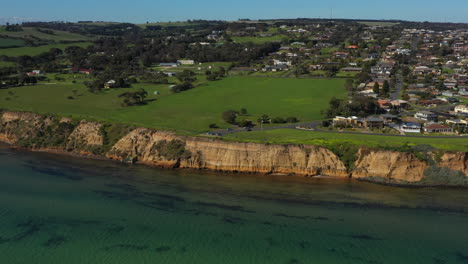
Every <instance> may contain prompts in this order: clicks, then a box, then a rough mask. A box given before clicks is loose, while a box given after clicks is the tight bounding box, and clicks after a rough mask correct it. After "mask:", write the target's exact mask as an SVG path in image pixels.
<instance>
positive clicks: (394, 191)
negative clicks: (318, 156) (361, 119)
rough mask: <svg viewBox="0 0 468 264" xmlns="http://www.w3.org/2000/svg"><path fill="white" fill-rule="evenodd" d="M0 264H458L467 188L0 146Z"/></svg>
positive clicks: (463, 251) (466, 228)
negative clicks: (153, 164)
mask: <svg viewBox="0 0 468 264" xmlns="http://www.w3.org/2000/svg"><path fill="white" fill-rule="evenodd" d="M0 168H1V169H0V263H47V264H49V263H80V264H81V263H116V264H118V263H284V264H292V263H375V264H377V263H424V264H426V263H434V264H441V263H468V190H466V189H440V188H439V189H434V188H428V189H406V188H394V187H386V186H379V185H373V184H368V183H360V182H355V181H343V180H329V179H303V178H298V177H285V176H281V177H280V176H276V177H275V176H268V177H267V176H254V175H245V174H234V175H233V174H220V173H212V172H198V171H182V170H181V171H179V170H177V171H171V170H159V169H152V168H146V167H142V166H129V165H122V164H119V163H113V162H108V161H95V160H87V159H78V158H72V157H66V156H56V155H51V154H44V153H29V152H24V151H17V150H11V149H8V148H6V147H5V146H0Z"/></svg>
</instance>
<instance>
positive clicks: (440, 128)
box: [424, 124, 453, 133]
mask: <svg viewBox="0 0 468 264" xmlns="http://www.w3.org/2000/svg"><path fill="white" fill-rule="evenodd" d="M424 132H426V133H453V129H452V128H451V127H449V126H445V125H441V124H429V125H427V126H425V127H424Z"/></svg>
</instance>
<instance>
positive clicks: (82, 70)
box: [71, 67, 93, 75]
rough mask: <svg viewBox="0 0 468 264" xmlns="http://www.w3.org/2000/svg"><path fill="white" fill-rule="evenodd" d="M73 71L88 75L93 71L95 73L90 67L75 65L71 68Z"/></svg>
mask: <svg viewBox="0 0 468 264" xmlns="http://www.w3.org/2000/svg"><path fill="white" fill-rule="evenodd" d="M71 72H72V73H80V74H86V75H90V74H91V73H93V72H92V70H90V69H80V68H78V67H73V68H72V69H71Z"/></svg>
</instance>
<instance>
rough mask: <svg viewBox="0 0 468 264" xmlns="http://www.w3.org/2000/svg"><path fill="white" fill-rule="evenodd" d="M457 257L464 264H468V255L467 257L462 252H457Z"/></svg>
mask: <svg viewBox="0 0 468 264" xmlns="http://www.w3.org/2000/svg"><path fill="white" fill-rule="evenodd" d="M455 256H457V259H458V260H460V261H461V262H463V263H468V255H465V254H463V253H461V252H459V251H458V252H456V253H455Z"/></svg>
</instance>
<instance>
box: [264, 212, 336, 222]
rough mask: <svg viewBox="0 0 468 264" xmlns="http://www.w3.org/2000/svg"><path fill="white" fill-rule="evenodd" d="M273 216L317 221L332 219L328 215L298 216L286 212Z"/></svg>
mask: <svg viewBox="0 0 468 264" xmlns="http://www.w3.org/2000/svg"><path fill="white" fill-rule="evenodd" d="M273 216H278V217H283V218H290V219H298V220H317V221H330V220H331V219H330V218H328V217H323V216H318V217H310V216H297V215H288V214H284V213H276V214H273Z"/></svg>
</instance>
